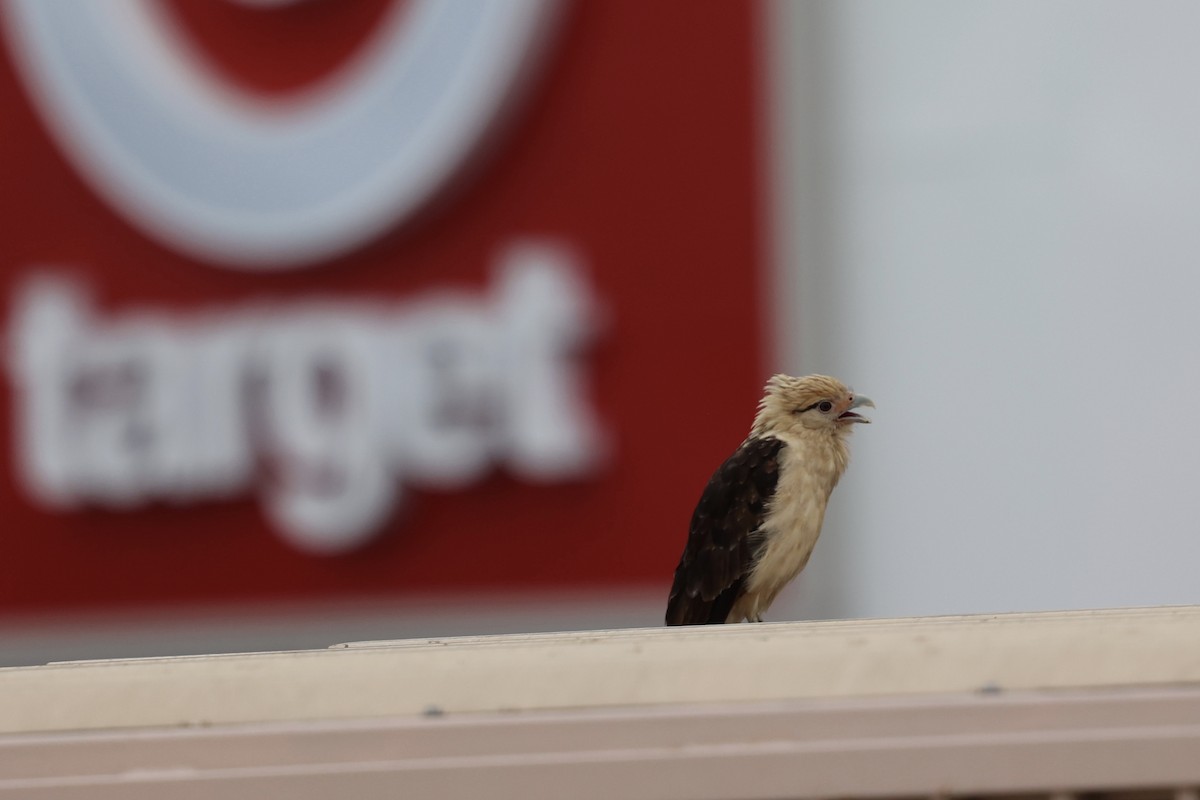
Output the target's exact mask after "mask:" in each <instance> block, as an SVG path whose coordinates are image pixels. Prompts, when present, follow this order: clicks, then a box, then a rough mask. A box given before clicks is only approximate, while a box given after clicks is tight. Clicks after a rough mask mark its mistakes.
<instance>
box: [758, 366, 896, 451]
mask: <svg viewBox="0 0 1200 800" xmlns="http://www.w3.org/2000/svg"><path fill="white" fill-rule="evenodd" d="M863 406H870V407H871V408H874V407H875V404H874V403H872V402H871V400H870V399H869V398H867V397H864V396H862V395H856V394H855V393H854V392H853V391H851V390H850V388H849V387H848V386H846V384H844V383H842V382H841V381H839V380H838V379H837V378H831V377H829V376H828V375H804V376H802V377H793V376H791V375H782V374H780V375H772V376H771V379H770V380H768V381H767V385H766V387H765V389H764V394H763V399H762V400H761V401H759V404H758V414H757V415H755V417H754V426H753V428H752V429H751V435H753V436H763V435H767V434H772V433H774V434H786V433H793V434H798V435H805V434H812V433H820V432H824V433H827V434H829V435H839V436H840V435H845V434H846V433H849V431H850V426H851V424H852V423H855V422H870V420H869V419H866V418H865V417H861V416H859V415H858V414H856V413H855V412H854V409H856V408H861V407H863Z"/></svg>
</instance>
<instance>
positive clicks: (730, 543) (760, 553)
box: [667, 375, 875, 625]
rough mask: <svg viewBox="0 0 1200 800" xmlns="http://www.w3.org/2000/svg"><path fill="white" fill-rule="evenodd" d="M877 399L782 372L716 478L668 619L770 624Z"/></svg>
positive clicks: (695, 517)
mask: <svg viewBox="0 0 1200 800" xmlns="http://www.w3.org/2000/svg"><path fill="white" fill-rule="evenodd" d="M863 406H870V407H871V408H874V407H875V404H874V403H872V402H871V401H870V399H868V398H866V397H863V396H862V395H856V394H854V393H853V392H851V391H850V389H848V388H847V387H846V385H845V384H844V383H842V382H841V381H839V380H837V379H836V378H830V377H828V376H827V375H806V376H805V377H803V378H793V377H791V376H790V375H775V376H774V377H772V378H771V379H770V380H769V381H767V386H766V389H765V394H764V396H763V399H762V401H761V402H760V403H759V404H758V414H757V415H756V416H755V417H754V425H753V426H752V427H751V428H750V435H749V436H748V437H747V438H746V440H745V441H744V442H742V444H741V446H740V447H738V449H737V450H736V451H734V453H733V455H731V456H730V457H729V458H728V459H726V461H725V463H724V464H722V465H721V466H720V467H719V468H718V469H717V471H716V472H715V473H713V476H712V478H711V479H710V480H709V482H708V486H706V487H705V489H704V494H702V495H701V497H700V502H699V503H698V504H697V505H696V511H695V512H694V513H693V514H692V523H691V526H690V528H689V529H688V540H687V545H686V546H685V547H684V549H683V556H682V557H681V558H680V559H679V566H678V567H676V568H675V583H674V585H672V586H671V597H670V599H669V600H668V601H667V624H668V625H705V624H713V623H722V622H741V621H743V620H749V621H751V622H761V621H762V615H763V614H764V613H765V612H766V610H767V608H768V607H769V606H770V605H771V602H772V601H773V600H774V599H775V596H776V595H777V594H779V590H780V589H782V588H783V587H784V586H786V585H787V583H788V581H790V580H791V579H792V578H794V577H796V575H797V574H799V572H800V570H802V569H804V565H805V564H806V563H808V557H809V555H810V554H811V553H812V549H813V545H815V544H816V543H817V537H818V536H820V534H821V523H822V522H823V521H824V519H825V504H826V503H827V502H828V500H829V493H830V492H832V491H833V487H834V486H837V482H838V479H839V478H841V477H842V473H843V472H845V470H846V464H847V463H848V462H849V460H850V450H849V447H848V446H847V442H846V437H847V436H848V435H849V433H850V431H851V430H852V428H853V425H854V423H856V422H870V420H869V419H866V418H864V417H861V416H859V415H858V414H856V413H854V409H856V408H861V407H863Z"/></svg>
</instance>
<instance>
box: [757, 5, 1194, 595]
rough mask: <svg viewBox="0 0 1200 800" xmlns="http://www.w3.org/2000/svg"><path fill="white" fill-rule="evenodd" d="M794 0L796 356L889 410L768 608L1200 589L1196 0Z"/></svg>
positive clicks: (788, 342) (781, 125)
mask: <svg viewBox="0 0 1200 800" xmlns="http://www.w3.org/2000/svg"><path fill="white" fill-rule="evenodd" d="M771 12H772V15H773V17H774V18H775V21H776V24H775V25H774V26H773V31H774V32H773V39H772V43H773V45H774V46H775V48H776V59H775V66H776V70H775V73H774V74H775V78H776V79H777V81H778V83H779V88H780V89H781V91H782V92H783V95H784V97H785V98H786V101H787V102H786V103H785V105H784V106H783V107H782V108H781V109H779V113H778V114H777V115H776V125H775V128H774V134H775V137H776V145H777V151H776V155H777V162H776V166H777V168H778V170H777V171H778V174H779V175H780V176H781V178H782V181H781V183H780V185H779V186H778V187H777V188H778V190H779V194H780V197H781V198H782V199H783V201H784V206H783V207H782V208H781V211H780V213H779V214H778V216H777V223H778V226H777V227H778V231H777V232H778V234H779V238H778V243H779V245H780V248H779V256H780V258H781V259H782V260H783V263H784V264H786V266H787V270H788V272H787V273H785V277H784V287H785V289H786V290H787V299H786V301H785V303H784V305H783V306H782V308H781V310H782V311H784V312H785V315H786V316H785V318H784V319H782V320H781V322H780V327H781V331H782V335H783V336H784V337H785V339H784V341H785V346H784V349H783V352H782V354H781V362H782V363H781V366H785V367H788V368H790V369H794V370H800V371H828V372H832V373H834V374H837V375H839V376H842V377H844V378H845V379H847V380H848V381H849V382H852V383H853V385H854V386H855V388H857V389H858V390H859V391H861V392H863V393H866V394H869V395H870V396H871V397H873V398H874V399H875V400H876V402H877V404H878V410H877V412H875V413H874V414H873V415H872V416H873V417H874V419H875V424H874V425H872V426H871V427H869V428H863V429H860V430H859V431H858V433H857V434H856V441H855V443H854V451H855V461H854V463H853V465H852V466H851V468H850V472H849V473H848V474H847V476H846V478H845V479H844V480H843V482H842V485H841V487H839V489H838V490H837V492H836V494H835V497H834V500H833V503H832V506H831V512H830V517H829V520H828V524H827V527H826V531H825V536H824V537H823V538H822V541H821V543H820V544H819V545H818V548H817V551H816V553H815V555H814V558H813V561H812V562H811V563H810V565H809V569H808V572H807V573H806V574H805V576H804V577H803V578H802V586H801V587H800V589H799V590H798V591H795V592H793V593H792V594H791V596H790V597H789V598H788V601H789V603H790V607H788V608H785V609H780V613H779V614H776V615H773V616H775V617H776V618H780V617H782V616H784V615H785V614H786V615H787V616H796V617H811V616H860V615H866V616H876V615H888V616H891V615H903V614H940V613H949V612H973V611H1002V610H1018V609H1022V610H1024V609H1048V608H1077V607H1089V606H1117V605H1140V604H1155V603H1195V602H1200V580H1198V579H1197V565H1198V564H1200V488H1198V487H1197V483H1198V482H1200V414H1198V413H1197V412H1196V411H1195V410H1194V409H1193V406H1195V404H1196V401H1197V398H1198V397H1200V370H1198V369H1197V353H1198V352H1200V313H1198V312H1197V305H1198V303H1197V300H1198V298H1200V47H1198V46H1197V42H1198V41H1200V4H1195V3H1189V2H1154V3H1136V2H1094V1H1090V2H1082V1H1079V2H1055V3H1044V2H1012V0H992V1H990V2H972V3H962V2H955V1H954V0H938V1H936V2H906V3H887V2H858V1H851V2H847V1H846V0H839V1H838V2H834V3H813V4H801V3H790V2H786V0H785V2H783V3H779V2H776V3H774V4H773V5H772V7H771Z"/></svg>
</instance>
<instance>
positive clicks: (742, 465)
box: [667, 437, 784, 625]
mask: <svg viewBox="0 0 1200 800" xmlns="http://www.w3.org/2000/svg"><path fill="white" fill-rule="evenodd" d="M783 447H784V444H783V442H782V441H780V440H779V439H775V438H773V437H772V438H751V439H747V440H746V441H745V442H743V443H742V446H741V447H739V448H738V449H737V450H736V451H735V452H734V454H733V455H731V456H730V457H729V458H728V459H726V460H725V463H724V464H722V465H721V466H720V467H718V468H717V471H716V472H714V473H713V476H712V478H711V479H710V480H709V481H708V486H706V487H705V488H704V494H702V495H701V496H700V502H699V503H697V504H696V510H695V512H694V513H693V514H692V523H691V526H690V528H689V529H688V540H687V545H686V546H685V547H684V549H683V556H682V557H681V558H680V559H679V566H678V567H676V568H675V583H674V584H673V585H672V586H671V596H670V599H669V600H668V601H667V624H668V625H705V624H713V623H721V622H724V621H725V618H726V617H727V616H729V612H730V610H731V609H732V608H733V604H734V602H735V601H736V600H737V598H738V597H739V596H740V595H741V593H742V590H743V587H742V583H743V581H744V580H745V578H746V575H747V573H748V572H749V571H750V567H751V566H752V565H753V563H754V558H755V556H756V554H757V553H756V551H757V549H758V547H759V546H760V545H761V544H762V536H761V534H760V533H759V528H760V527H761V525H762V523H763V518H764V517H765V516H766V512H767V504H768V502H769V501H770V499H771V496H772V495H773V494H774V493H775V484H776V483H777V482H778V480H779V453H780V450H781V449H782V448H783Z"/></svg>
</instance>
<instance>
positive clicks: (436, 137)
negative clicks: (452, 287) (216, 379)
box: [5, 0, 557, 270]
mask: <svg viewBox="0 0 1200 800" xmlns="http://www.w3.org/2000/svg"><path fill="white" fill-rule="evenodd" d="M556 6H557V3H556V2H554V0H412V2H410V3H408V4H404V6H403V9H402V12H401V10H398V9H397V8H393V9H392V10H391V11H390V12H389V13H388V14H387V15H386V17H385V19H384V20H383V21H382V23H381V24H380V27H379V29H378V30H376V31H375V32H374V34H373V36H372V39H371V40H370V41H369V42H368V43H367V44H366V45H364V47H363V48H362V51H361V52H360V53H358V54H357V55H356V56H355V58H354V59H353V61H352V62H351V63H349V64H347V65H346V66H344V67H343V68H341V69H340V70H338V71H337V72H336V73H335V74H333V75H331V76H330V77H329V78H328V79H326V80H324V81H322V82H321V83H319V84H318V85H316V86H313V87H311V88H310V89H308V90H307V91H305V92H303V93H301V94H299V95H298V96H296V97H293V98H289V99H287V100H281V101H278V102H264V101H263V100H261V99H258V98H253V97H250V96H249V95H247V94H245V93H243V92H241V91H240V90H239V89H237V88H236V87H233V86H230V85H229V84H228V83H227V82H226V81H224V80H222V79H221V78H220V77H218V76H217V75H216V73H215V72H214V71H213V70H212V69H211V68H210V67H209V66H208V65H206V64H205V63H204V61H203V59H202V58H200V57H199V56H197V55H196V51H195V48H193V47H191V46H189V45H188V43H186V42H184V41H181V38H180V37H181V34H180V33H179V31H178V30H177V29H176V26H174V25H173V24H171V23H170V21H169V20H166V19H165V18H164V16H163V15H164V12H163V10H162V9H160V8H159V7H158V6H157V4H156V3H154V2H150V0H105V2H102V3H98V2H88V3H81V2H78V0H9V3H8V4H7V6H6V7H5V8H6V11H7V14H8V17H9V20H8V24H7V25H6V26H5V27H6V30H7V31H8V36H9V39H10V48H11V50H12V51H13V52H14V53H15V54H16V56H17V60H18V64H19V66H20V68H21V72H22V75H23V78H24V80H25V81H26V83H27V84H28V85H29V87H30V89H31V94H32V95H33V97H34V98H35V102H36V103H37V104H38V106H39V109H40V112H41V114H42V116H43V117H44V118H45V120H46V122H47V125H48V127H49V128H50V129H51V131H52V132H53V134H54V136H55V137H56V138H57V140H58V141H59V143H60V145H61V146H62V147H63V149H64V150H65V151H66V153H67V154H68V156H69V157H70V158H71V159H72V161H73V162H74V164H75V165H76V167H77V168H78V169H79V170H80V172H81V173H82V174H84V175H85V176H86V177H87V178H88V180H89V181H90V182H91V183H92V185H93V186H94V187H95V188H96V189H97V190H98V191H99V192H100V193H101V194H102V195H104V196H105V198H106V199H107V200H108V201H109V202H110V203H111V204H112V205H113V206H114V207H115V208H116V209H118V210H119V211H120V212H121V213H122V214H123V215H124V216H125V217H126V218H127V219H128V220H129V221H130V222H131V223H133V224H134V225H135V226H137V227H138V228H139V229H140V230H142V231H143V232H144V233H146V234H147V235H149V236H150V237H152V238H154V239H156V240H158V241H160V242H162V243H164V244H166V245H167V246H169V247H172V248H173V249H176V250H179V251H181V252H184V253H187V254H189V255H191V256H193V257H196V258H199V259H202V260H205V261H209V262H213V263H216V264H219V265H222V266H228V267H234V268H239V269H248V270H279V269H287V268H294V267H299V266H304V265H306V264H311V263H313V262H316V261H320V260H323V259H327V258H329V257H331V256H335V255H338V254H340V253H343V252H345V251H347V250H349V249H351V248H354V247H356V246H358V245H361V244H363V243H365V242H366V241H368V240H370V239H371V238H373V237H375V236H377V235H378V234H380V233H382V232H383V231H384V230H386V229H388V228H390V227H392V226H393V225H395V224H396V223H397V222H399V221H400V220H402V219H404V218H405V217H406V216H408V215H410V214H412V213H413V212H414V211H416V210H417V209H419V208H420V207H421V206H422V205H423V204H424V203H425V202H426V201H428V200H429V199H430V198H431V197H432V196H433V195H434V194H435V193H436V192H437V191H438V189H439V188H441V187H442V186H443V184H444V183H445V182H446V180H447V179H448V178H449V177H450V176H451V175H452V174H453V173H454V171H455V170H456V169H457V168H458V167H459V166H460V165H461V164H462V162H463V161H464V159H465V158H466V157H467V156H468V155H469V153H470V152H471V151H472V150H473V148H475V147H476V145H477V144H478V143H479V142H480V140H481V138H482V137H483V135H484V134H485V132H486V131H487V130H488V128H489V127H490V126H491V125H492V123H493V122H494V121H495V120H496V118H497V116H498V115H499V113H500V112H501V111H502V108H503V106H504V104H505V102H506V101H507V100H508V99H510V97H511V96H512V94H513V91H514V89H515V88H516V87H517V85H518V83H519V82H520V79H521V78H522V76H523V75H524V74H526V73H527V71H528V70H527V69H526V68H527V66H528V64H529V62H530V59H531V58H532V57H534V56H535V55H536V53H537V52H538V51H539V50H540V44H541V43H542V42H543V41H544V39H545V34H546V33H547V32H548V30H549V28H550V27H551V23H552V21H553V18H554V17H555V13H554V11H555V9H556Z"/></svg>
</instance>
